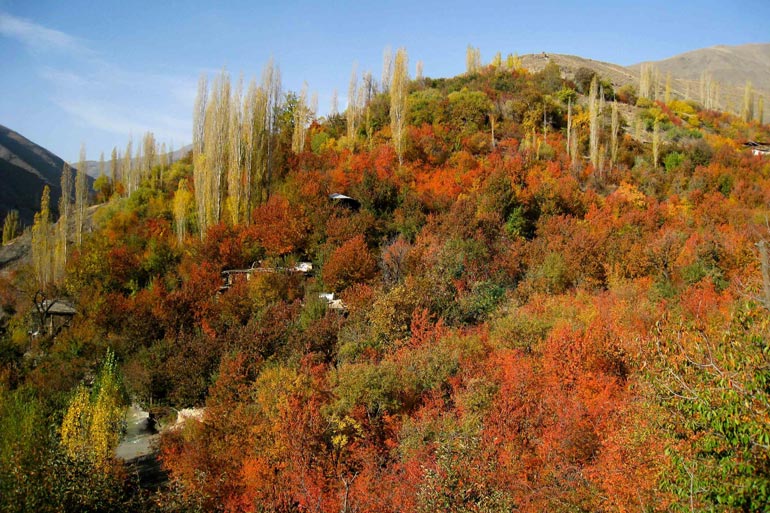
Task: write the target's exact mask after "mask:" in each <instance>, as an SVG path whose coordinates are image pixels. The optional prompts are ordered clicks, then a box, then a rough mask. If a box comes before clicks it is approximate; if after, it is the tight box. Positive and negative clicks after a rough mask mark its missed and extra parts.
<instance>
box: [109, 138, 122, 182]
mask: <svg viewBox="0 0 770 513" xmlns="http://www.w3.org/2000/svg"><path fill="white" fill-rule="evenodd" d="M110 180H112V188H113V190H115V187H116V186H117V184H118V182H119V181H120V171H119V169H118V148H117V146H113V147H112V153H111V154H110Z"/></svg>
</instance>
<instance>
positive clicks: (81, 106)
mask: <svg viewBox="0 0 770 513" xmlns="http://www.w3.org/2000/svg"><path fill="white" fill-rule="evenodd" d="M56 103H57V104H58V105H59V107H61V108H62V109H63V110H64V111H65V112H67V113H68V114H70V115H71V116H73V117H75V118H77V119H79V120H80V121H81V122H82V123H84V124H86V125H88V126H90V127H93V128H97V129H99V130H104V131H106V132H111V133H113V134H117V135H121V136H127V135H130V134H133V135H134V136H135V137H139V136H141V134H143V133H145V132H148V131H151V132H153V133H154V134H155V136H156V137H158V138H160V139H163V140H173V141H176V142H177V144H179V143H180V142H182V141H186V140H188V139H189V137H190V135H189V134H190V127H189V122H188V120H185V119H183V118H177V117H174V116H170V115H166V114H161V113H158V112H154V111H150V110H147V109H136V108H129V107H126V106H123V105H120V104H116V103H112V102H109V101H94V100H91V99H88V100H84V99H71V98H67V99H60V100H58V101H56Z"/></svg>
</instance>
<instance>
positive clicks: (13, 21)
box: [0, 12, 94, 55]
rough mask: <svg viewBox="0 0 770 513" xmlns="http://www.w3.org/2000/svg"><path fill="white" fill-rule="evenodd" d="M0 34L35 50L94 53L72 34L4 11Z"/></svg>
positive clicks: (1, 14)
mask: <svg viewBox="0 0 770 513" xmlns="http://www.w3.org/2000/svg"><path fill="white" fill-rule="evenodd" d="M0 34H2V35H3V36H5V37H8V38H11V39H15V40H17V41H19V42H21V43H22V44H24V45H25V46H27V47H28V48H29V49H31V50H35V51H42V50H53V51H60V52H62V51H63V52H69V53H76V54H83V55H85V54H93V53H94V52H93V50H91V49H90V48H88V46H87V45H86V44H85V43H84V42H83V41H81V40H80V39H78V38H76V37H74V36H71V35H69V34H66V33H64V32H61V31H59V30H54V29H50V28H48V27H44V26H43V25H39V24H37V23H34V22H32V21H29V20H25V19H23V18H17V17H16V16H12V15H10V14H8V13H4V12H0Z"/></svg>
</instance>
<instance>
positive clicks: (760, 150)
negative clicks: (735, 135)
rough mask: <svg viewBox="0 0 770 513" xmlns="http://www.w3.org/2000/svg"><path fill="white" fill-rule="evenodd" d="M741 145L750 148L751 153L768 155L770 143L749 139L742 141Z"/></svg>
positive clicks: (769, 153)
mask: <svg viewBox="0 0 770 513" xmlns="http://www.w3.org/2000/svg"><path fill="white" fill-rule="evenodd" d="M743 147H744V148H746V149H750V150H751V153H752V154H753V155H770V143H766V142H760V141H749V142H746V143H744V144H743Z"/></svg>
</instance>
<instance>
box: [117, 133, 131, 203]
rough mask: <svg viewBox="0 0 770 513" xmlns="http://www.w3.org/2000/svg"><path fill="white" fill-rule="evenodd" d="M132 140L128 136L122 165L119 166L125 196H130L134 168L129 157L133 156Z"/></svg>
mask: <svg viewBox="0 0 770 513" xmlns="http://www.w3.org/2000/svg"><path fill="white" fill-rule="evenodd" d="M133 145H134V141H133V138H132V137H129V138H128V142H127V143H126V152H125V153H124V154H123V165H122V166H121V168H120V175H121V179H122V180H123V185H124V186H125V190H126V191H125V193H126V195H127V196H130V195H131V193H132V192H134V191H133V189H132V188H131V179H132V176H131V175H132V174H133V169H134V163H133V161H132V159H131V157H132V156H133V155H132V153H133V151H134V150H133V147H134V146H133Z"/></svg>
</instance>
